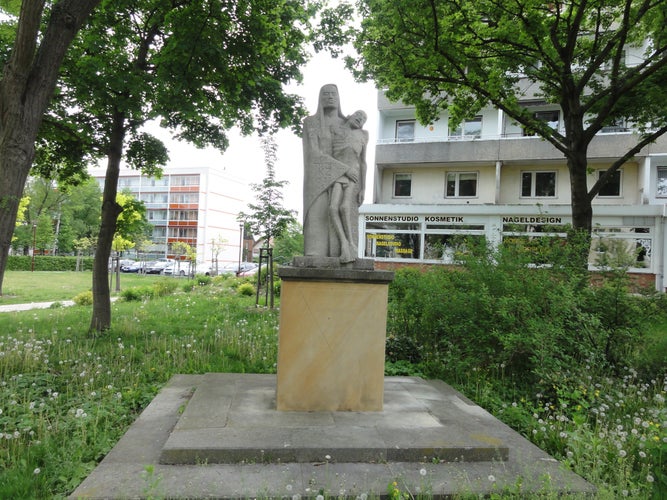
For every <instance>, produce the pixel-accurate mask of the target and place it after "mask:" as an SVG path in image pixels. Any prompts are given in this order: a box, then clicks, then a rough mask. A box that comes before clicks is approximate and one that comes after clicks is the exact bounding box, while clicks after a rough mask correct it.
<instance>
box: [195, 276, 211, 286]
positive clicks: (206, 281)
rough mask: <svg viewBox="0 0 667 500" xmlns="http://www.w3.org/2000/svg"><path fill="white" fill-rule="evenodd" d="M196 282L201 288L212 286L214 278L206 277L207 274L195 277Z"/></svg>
mask: <svg viewBox="0 0 667 500" xmlns="http://www.w3.org/2000/svg"><path fill="white" fill-rule="evenodd" d="M195 281H196V282H197V284H198V285H199V286H205V285H210V284H211V283H212V282H213V278H211V277H210V276H206V275H205V274H197V275H195Z"/></svg>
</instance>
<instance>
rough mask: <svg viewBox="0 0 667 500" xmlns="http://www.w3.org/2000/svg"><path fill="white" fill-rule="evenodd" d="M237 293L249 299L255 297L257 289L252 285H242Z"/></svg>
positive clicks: (237, 289)
mask: <svg viewBox="0 0 667 500" xmlns="http://www.w3.org/2000/svg"><path fill="white" fill-rule="evenodd" d="M236 291H237V292H238V293H239V294H241V295H246V296H248V297H250V296H252V295H255V287H254V286H253V285H252V283H241V284H240V285H239V286H238V287H237V288H236Z"/></svg>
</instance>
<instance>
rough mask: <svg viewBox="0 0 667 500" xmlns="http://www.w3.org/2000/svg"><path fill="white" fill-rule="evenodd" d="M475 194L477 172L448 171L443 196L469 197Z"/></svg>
mask: <svg viewBox="0 0 667 500" xmlns="http://www.w3.org/2000/svg"><path fill="white" fill-rule="evenodd" d="M475 196H477V172H449V173H448V174H447V185H446V186H445V197H447V198H470V197H475Z"/></svg>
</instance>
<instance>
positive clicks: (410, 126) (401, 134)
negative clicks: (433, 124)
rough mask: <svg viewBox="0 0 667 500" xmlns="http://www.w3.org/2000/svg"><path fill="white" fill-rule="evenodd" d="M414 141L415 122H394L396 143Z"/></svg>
mask: <svg viewBox="0 0 667 500" xmlns="http://www.w3.org/2000/svg"><path fill="white" fill-rule="evenodd" d="M414 140H415V121H414V120H396V142H412V141H414Z"/></svg>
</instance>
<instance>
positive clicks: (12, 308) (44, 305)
mask: <svg viewBox="0 0 667 500" xmlns="http://www.w3.org/2000/svg"><path fill="white" fill-rule="evenodd" d="M117 300H118V297H111V302H116V301H117ZM53 304H60V305H61V306H62V307H69V306H73V305H74V301H73V300H54V301H51V302H30V303H27V304H5V305H0V313H4V312H20V311H30V310H31V309H48V308H49V307H51V306H52V305H53Z"/></svg>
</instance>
